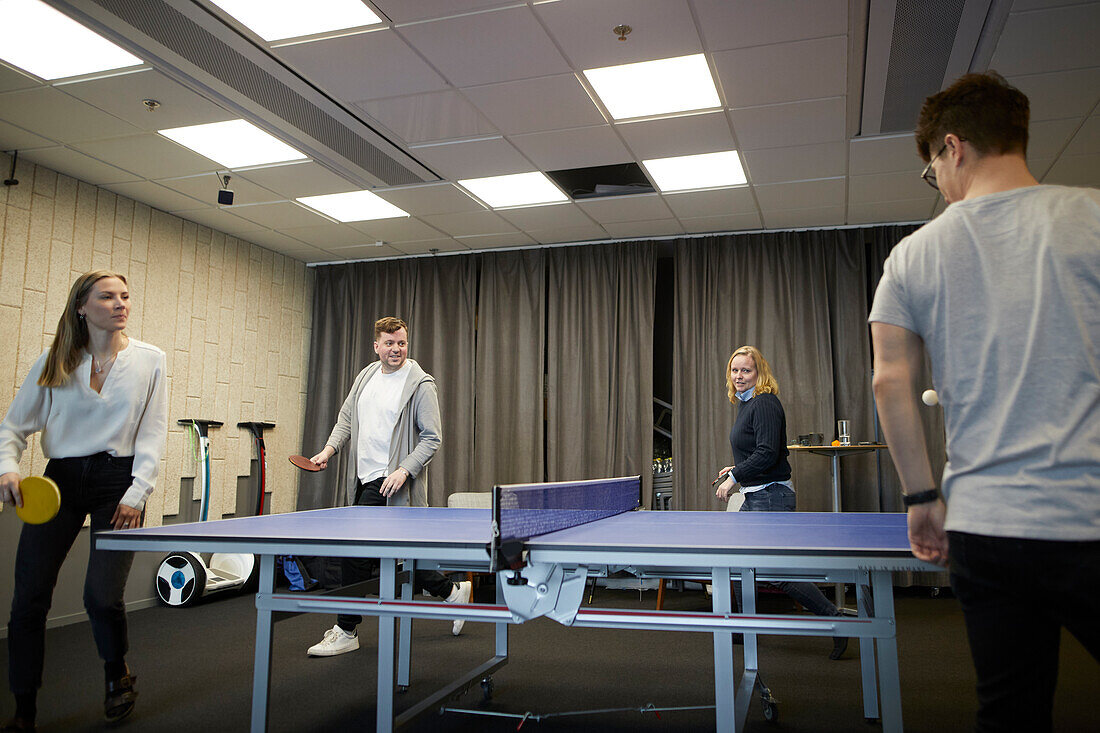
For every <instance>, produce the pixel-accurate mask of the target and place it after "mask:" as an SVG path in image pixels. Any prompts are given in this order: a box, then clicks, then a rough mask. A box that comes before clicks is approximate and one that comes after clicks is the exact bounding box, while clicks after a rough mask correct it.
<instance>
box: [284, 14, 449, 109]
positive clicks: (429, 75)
mask: <svg viewBox="0 0 1100 733" xmlns="http://www.w3.org/2000/svg"><path fill="white" fill-rule="evenodd" d="M273 52H274V54H275V55H276V56H278V57H279V58H281V59H283V60H285V61H286V62H287V63H289V64H290V65H291V66H292V67H294V68H295V69H297V70H298V71H299V72H301V73H302V74H304V75H305V76H306V77H307V78H308V79H310V80H311V81H312V82H313V83H315V84H316V85H317V86H319V87H321V88H322V89H324V90H325V91H327V92H330V93H331V94H334V95H335V96H337V97H339V98H340V99H344V100H349V101H352V102H357V101H361V100H364V99H378V98H380V97H393V96H397V95H399V94H418V93H420V92H434V91H439V90H441V89H446V88H447V82H446V81H444V80H443V77H441V76H440V75H439V74H437V73H436V72H435V70H434V69H432V67H430V66H429V65H428V64H426V63H425V62H424V59H422V58H421V57H420V56H418V55H417V53H416V52H415V51H413V50H412V49H411V48H409V45H408V44H407V43H405V40H404V39H403V38H401V37H399V36H398V35H397V33H395V32H394V31H391V30H388V29H386V30H377V31H369V32H367V33H356V34H354V35H350V36H340V37H338V38H330V39H327V40H324V41H312V42H310V43H295V44H293V45H290V46H280V47H278V48H275V49H273Z"/></svg>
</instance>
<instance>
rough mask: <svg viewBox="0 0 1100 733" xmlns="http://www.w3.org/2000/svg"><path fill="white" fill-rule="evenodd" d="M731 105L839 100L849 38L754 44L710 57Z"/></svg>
mask: <svg viewBox="0 0 1100 733" xmlns="http://www.w3.org/2000/svg"><path fill="white" fill-rule="evenodd" d="M714 66H715V68H716V69H717V70H718V78H719V79H721V80H722V90H723V92H724V93H725V96H726V103H727V104H728V105H729V106H730V107H750V106H754V105H759V104H776V103H779V102H795V101H798V100H800V99H818V98H821V97H835V96H841V95H843V94H844V93H845V91H846V90H847V85H848V76H847V69H848V39H847V37H845V36H833V37H831V38H817V39H814V40H811V41H796V42H793V43H777V44H773V45H770V46H753V47H751V48H742V49H736V50H731V51H721V52H719V53H716V54H714Z"/></svg>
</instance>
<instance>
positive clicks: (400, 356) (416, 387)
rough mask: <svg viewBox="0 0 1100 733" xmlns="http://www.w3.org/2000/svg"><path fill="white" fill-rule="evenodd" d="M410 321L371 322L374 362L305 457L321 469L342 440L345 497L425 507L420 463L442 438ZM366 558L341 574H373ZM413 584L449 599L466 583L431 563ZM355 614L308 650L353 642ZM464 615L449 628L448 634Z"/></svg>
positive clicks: (331, 652) (466, 589) (467, 589)
mask: <svg viewBox="0 0 1100 733" xmlns="http://www.w3.org/2000/svg"><path fill="white" fill-rule="evenodd" d="M408 334H409V328H408V326H407V325H406V324H405V322H404V321H402V320H401V319H400V318H393V317H386V318H380V319H379V320H378V321H376V322H375V324H374V353H376V354H377V355H378V361H376V362H374V363H372V364H370V365H369V366H368V367H367V368H366V369H364V370H363V371H361V372H359V375H358V376H357V377H356V378H355V382H354V383H353V384H352V387H351V392H350V393H349V394H348V396H347V399H345V400H344V404H343V407H341V408H340V416H339V418H338V419H337V421H336V425H335V426H334V427H333V428H332V433H331V435H329V438H328V440H327V441H326V443H325V448H324V450H322V451H321V452H320V453H318V454H317V455H315V456H313V458H312V459H310V460H312V461H313V462H314V463H316V464H317V465H318V466H320V467H321V468H325V467H327V466H328V462H329V459H330V458H332V456H333V455H335V454H336V452H337V451H338V450H339V449H341V448H343V447H344V446H345V445H348V446H350V450H351V454H350V456H349V458H348V467H347V474H346V476H345V478H346V480H347V491H348V494H347V501H348V503H349V504H355V505H359V506H386V505H391V506H393V505H404V506H427V505H428V487H427V466H428V462H429V461H431V459H432V456H433V455H435V452H436V451H437V450H439V446H440V444H441V442H442V438H441V431H440V424H439V400H438V399H437V397H436V390H435V379H434V378H433V377H432V376H431V375H430V374H428V373H427V372H425V371H424V370H423V369H422V368H421V367H420V365H419V364H417V363H416V362H415V361H413V360H412V359H410V358H409V337H408ZM374 565H375V563H374V562H373V561H370V560H356V559H352V558H349V559H346V560H344V561H343V563H342V567H343V576H344V577H343V581H344V583H345V584H351V583H355V582H359V581H360V580H365V579H367V578H369V577H371V576H372V575H373V570H374ZM415 580H416V584H417V586H419V587H421V588H423V589H424V590H426V591H427V592H428V593H430V594H432V595H434V596H438V597H440V598H443V599H444V600H445V601H446V602H448V603H469V601H470V594H471V590H472V588H471V583H470V582H469V581H463V582H461V583H457V584H456V583H453V582H451V581H450V580H448V579H447V578H446V577H445V576H444V575H443V574H442V573H439V572H437V571H434V570H430V571H425V570H418V571H416V577H415ZM361 620H362V617H360V616H356V615H352V614H340V615H339V616H338V617H337V623H336V625H335V626H333V627H332V628H331V629H329V630H328V631H326V632H325V636H324V638H323V639H322V640H321V641H320V642H318V643H317V644H314V645H313V646H311V647H310V648H309V651H308V654H309V655H310V656H313V657H331V656H335V655H337V654H344V653H345V652H350V651H354V650H356V649H358V648H359V637H358V635H357V634H356V631H355V628H356V626H358V624H359V622H360V621H361ZM464 623H465V622H464V621H461V620H456V621H455V622H454V624H453V626H452V627H451V631H452V633H453V634H454V635H455V636H458V634H460V633H461V632H462V626H463V624H464Z"/></svg>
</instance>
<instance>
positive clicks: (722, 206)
mask: <svg viewBox="0 0 1100 733" xmlns="http://www.w3.org/2000/svg"><path fill="white" fill-rule="evenodd" d="M664 199H665V203H666V204H668V207H669V208H670V209H672V213H674V214H676V216H677V217H678V218H679V219H681V220H683V219H697V218H700V217H704V216H707V217H710V216H729V215H730V214H749V213H753V212H755V211H756V200H755V199H753V197H752V191H750V190H749V188H748V186H738V187H737V188H718V189H714V190H712V191H686V192H684V193H666V194H664Z"/></svg>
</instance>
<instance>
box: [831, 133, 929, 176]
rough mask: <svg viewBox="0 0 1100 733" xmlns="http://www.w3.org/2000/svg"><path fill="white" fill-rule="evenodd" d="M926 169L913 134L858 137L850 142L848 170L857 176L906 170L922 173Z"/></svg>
mask: <svg viewBox="0 0 1100 733" xmlns="http://www.w3.org/2000/svg"><path fill="white" fill-rule="evenodd" d="M923 168H924V161H922V160H921V159H920V156H919V155H918V154H917V143H916V140H915V139H914V138H913V135H912V133H905V134H904V135H884V136H882V137H857V138H853V139H852V141H851V143H850V144H849V160H848V171H849V173H851V175H853V176H858V175H864V174H868V173H892V172H895V171H905V170H908V171H912V172H913V173H915V174H918V175H919V174H920V172H921V170H922V169H923Z"/></svg>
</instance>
